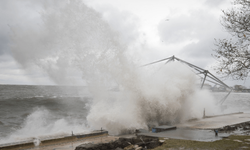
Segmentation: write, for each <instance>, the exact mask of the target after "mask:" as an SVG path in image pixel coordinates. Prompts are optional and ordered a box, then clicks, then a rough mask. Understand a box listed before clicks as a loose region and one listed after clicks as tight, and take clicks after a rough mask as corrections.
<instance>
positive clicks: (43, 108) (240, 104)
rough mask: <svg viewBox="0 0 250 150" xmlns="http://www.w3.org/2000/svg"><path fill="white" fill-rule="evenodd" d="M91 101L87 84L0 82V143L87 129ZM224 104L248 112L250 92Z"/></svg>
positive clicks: (218, 95) (234, 97) (215, 95)
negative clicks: (40, 84) (45, 84)
mask: <svg viewBox="0 0 250 150" xmlns="http://www.w3.org/2000/svg"><path fill="white" fill-rule="evenodd" d="M212 95H214V97H215V98H216V99H217V100H219V99H221V98H222V97H223V96H225V95H226V93H212ZM91 101H92V98H91V95H90V94H89V92H88V90H87V88H86V87H77V86H76V87H74V86H26V85H0V143H8V142H13V141H18V140H23V139H29V138H34V137H38V136H47V135H58V134H71V131H73V132H85V131H89V130H90V129H89V128H88V124H87V122H86V117H87V115H88V113H89V111H90V106H91ZM108 103H109V104H110V106H112V105H114V104H112V101H109V102H108ZM224 105H226V106H227V109H225V110H224V111H222V112H221V113H230V112H239V111H241V112H242V111H243V112H250V111H249V110H250V109H249V108H250V94H249V93H231V95H230V96H229V97H228V99H227V100H226V101H225V102H224ZM114 106H115V105H114ZM117 111H119V110H117ZM217 113H218V112H217ZM97 115H98V114H97ZM99 115H101V114H99Z"/></svg>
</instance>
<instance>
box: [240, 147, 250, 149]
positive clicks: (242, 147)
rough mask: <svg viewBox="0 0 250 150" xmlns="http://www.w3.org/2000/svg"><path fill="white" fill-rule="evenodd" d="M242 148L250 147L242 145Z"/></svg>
mask: <svg viewBox="0 0 250 150" xmlns="http://www.w3.org/2000/svg"><path fill="white" fill-rule="evenodd" d="M241 148H244V149H245V148H249V147H247V146H242V147H241Z"/></svg>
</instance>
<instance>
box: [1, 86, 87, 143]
mask: <svg viewBox="0 0 250 150" xmlns="http://www.w3.org/2000/svg"><path fill="white" fill-rule="evenodd" d="M89 96H90V95H89V94H88V92H87V90H86V87H73V86H72V87H69V86H68V87H67V86H26V85H0V143H5V142H9V141H13V140H15V139H16V140H21V139H22V138H24V139H25V138H29V137H36V136H38V135H51V134H55V133H62V134H70V133H71V131H75V132H84V131H85V130H86V128H85V123H86V122H85V121H86V114H87V112H88V104H89V102H90V101H91V99H90V97H89Z"/></svg>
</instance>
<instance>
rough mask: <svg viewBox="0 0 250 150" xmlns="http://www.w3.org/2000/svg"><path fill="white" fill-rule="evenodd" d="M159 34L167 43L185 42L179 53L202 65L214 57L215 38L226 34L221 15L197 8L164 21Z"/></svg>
mask: <svg viewBox="0 0 250 150" xmlns="http://www.w3.org/2000/svg"><path fill="white" fill-rule="evenodd" d="M158 31H159V35H160V37H161V39H162V41H164V43H166V44H170V43H171V44H172V43H175V44H183V43H185V42H186V43H188V44H186V46H184V47H183V48H182V49H181V51H180V52H179V54H180V55H181V56H182V57H186V58H189V59H190V60H191V61H192V62H193V63H197V62H199V64H200V66H201V67H205V66H207V65H208V64H209V63H211V61H213V58H212V57H211V54H212V53H213V52H212V49H213V48H214V38H219V37H223V36H225V34H226V33H225V32H223V30H222V27H221V24H220V21H219V17H217V16H214V15H212V14H210V13H209V12H206V10H196V11H192V12H190V13H189V14H185V15H184V14H183V15H180V16H177V17H174V18H173V19H171V20H170V21H162V22H161V23H160V24H159V26H158Z"/></svg>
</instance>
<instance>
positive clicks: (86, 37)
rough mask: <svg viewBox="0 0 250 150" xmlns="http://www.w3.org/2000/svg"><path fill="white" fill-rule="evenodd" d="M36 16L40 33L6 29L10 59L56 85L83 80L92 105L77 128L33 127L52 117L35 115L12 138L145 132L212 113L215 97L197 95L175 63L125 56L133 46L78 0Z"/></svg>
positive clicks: (56, 124) (44, 112) (190, 78)
mask: <svg viewBox="0 0 250 150" xmlns="http://www.w3.org/2000/svg"><path fill="white" fill-rule="evenodd" d="M45 6H46V5H45ZM40 14H41V16H40V17H41V22H40V23H39V25H37V26H32V27H30V26H29V25H27V26H26V27H27V28H26V27H11V29H12V31H13V32H12V36H11V38H12V43H11V52H12V54H13V56H14V58H15V60H16V61H17V62H18V63H19V64H20V65H21V66H22V67H23V68H24V69H25V70H26V71H29V70H31V69H37V70H39V71H43V72H44V74H46V75H47V76H48V77H49V78H50V79H51V80H52V81H54V83H56V84H58V85H72V84H73V85H74V84H76V83H77V82H78V80H76V78H77V79H79V78H81V82H82V84H84V85H86V86H87V87H88V91H89V92H90V94H91V96H92V98H93V99H92V101H91V102H89V111H88V112H87V113H86V122H85V123H84V124H83V123H79V121H76V122H75V124H74V125H69V123H68V122H67V120H57V121H55V122H52V123H51V124H49V125H46V124H42V122H39V121H37V122H35V123H34V122H33V121H34V120H36V118H37V117H39V116H44V118H46V117H48V116H49V115H50V113H49V112H48V111H47V110H44V109H43V108H39V109H37V110H35V111H34V113H33V114H31V115H30V116H28V118H27V120H26V123H25V124H24V125H23V128H22V129H20V130H18V131H17V132H15V133H13V135H14V134H16V135H17V134H18V135H20V137H21V136H22V135H25V134H26V133H27V132H26V129H28V128H30V126H31V125H33V126H36V125H37V124H39V126H38V127H39V129H37V132H36V131H35V130H36V129H35V128H34V129H33V128H32V129H33V130H34V133H36V135H43V134H47V135H49V134H57V133H61V132H62V130H60V127H61V128H63V129H65V130H66V129H68V130H69V133H70V131H71V129H72V128H73V129H75V130H76V131H79V132H80V131H81V129H82V131H90V130H96V129H101V128H103V129H106V130H108V131H109V133H110V134H121V133H124V132H126V131H128V130H134V129H136V128H144V129H147V128H148V125H159V124H173V123H178V122H182V121H185V120H188V119H192V118H201V117H202V115H203V110H204V108H205V109H206V110H207V111H206V113H207V114H209V113H210V114H211V113H216V110H215V109H214V106H215V104H214V100H213V96H212V95H211V94H210V93H209V92H208V91H206V90H200V89H199V87H198V86H197V85H198V84H199V80H198V79H197V77H196V76H195V74H194V73H193V72H192V71H191V70H190V69H189V68H188V67H187V66H185V65H183V64H181V63H178V62H172V63H169V64H167V65H164V64H163V65H154V66H149V67H140V65H141V64H137V63H135V62H137V60H134V59H133V58H134V57H133V54H131V52H130V53H128V47H130V48H131V46H130V45H126V44H125V43H126V42H124V41H122V39H123V38H121V37H120V35H119V33H118V32H115V31H114V30H113V29H112V28H111V27H110V26H109V24H108V23H107V22H106V21H105V20H104V19H103V17H102V14H100V13H98V12H96V11H95V10H94V9H92V8H89V7H88V6H86V5H85V4H84V3H82V2H81V1H69V2H62V3H61V2H60V4H58V5H56V6H54V7H52V6H50V7H44V8H43V11H42V12H41V13H40ZM134 51H135V52H136V49H135V50H134ZM75 77H76V78H75ZM114 88H115V89H116V90H112V89H114ZM117 89H118V90H117ZM72 103H73V102H72ZM83 107H84V106H83ZM210 111H211V112H210ZM212 111H213V112H212ZM71 121H72V120H71ZM29 122H30V123H29ZM31 122H32V123H31ZM71 123H72V122H71ZM62 124H63V125H64V126H63V127H62V126H60V125H62ZM50 127H53V128H50ZM58 128H59V129H58ZM43 129H44V130H43ZM39 130H40V131H42V132H39ZM29 136H31V135H29ZM15 138H16V137H15Z"/></svg>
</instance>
